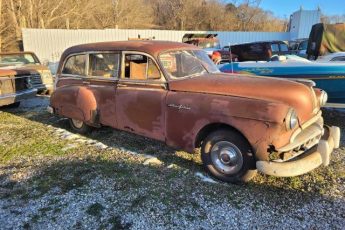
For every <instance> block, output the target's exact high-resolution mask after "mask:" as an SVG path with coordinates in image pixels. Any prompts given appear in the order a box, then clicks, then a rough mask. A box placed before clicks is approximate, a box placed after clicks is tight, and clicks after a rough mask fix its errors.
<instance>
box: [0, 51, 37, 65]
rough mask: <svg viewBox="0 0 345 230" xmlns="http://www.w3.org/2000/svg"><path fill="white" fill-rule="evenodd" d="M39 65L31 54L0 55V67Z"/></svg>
mask: <svg viewBox="0 0 345 230" xmlns="http://www.w3.org/2000/svg"><path fill="white" fill-rule="evenodd" d="M28 64H39V62H38V61H37V60H36V59H35V57H34V56H33V55H32V54H1V55H0V66H13V65H28Z"/></svg>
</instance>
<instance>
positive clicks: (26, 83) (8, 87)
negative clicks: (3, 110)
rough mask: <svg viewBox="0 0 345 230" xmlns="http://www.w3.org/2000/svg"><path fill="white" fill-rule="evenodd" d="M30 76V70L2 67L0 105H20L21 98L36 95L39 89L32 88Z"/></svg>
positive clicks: (0, 73) (0, 70) (0, 71)
mask: <svg viewBox="0 0 345 230" xmlns="http://www.w3.org/2000/svg"><path fill="white" fill-rule="evenodd" d="M30 78H31V76H30V72H28V71H24V70H11V69H5V70H4V69H0V107H1V106H11V107H18V106H19V105H20V101H21V100H24V99H28V98H31V97H34V96H35V95H36V93H37V89H34V88H32V85H31V79H30Z"/></svg>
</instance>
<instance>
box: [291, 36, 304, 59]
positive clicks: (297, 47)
mask: <svg viewBox="0 0 345 230" xmlns="http://www.w3.org/2000/svg"><path fill="white" fill-rule="evenodd" d="M307 47H308V38H303V39H298V40H294V41H290V42H289V49H290V50H291V52H292V54H296V55H297V56H300V57H303V58H307Z"/></svg>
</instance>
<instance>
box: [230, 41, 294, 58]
mask: <svg viewBox="0 0 345 230" xmlns="http://www.w3.org/2000/svg"><path fill="white" fill-rule="evenodd" d="M231 52H232V53H234V54H236V55H237V58H238V61H267V60H270V59H271V57H272V56H273V55H285V54H291V51H290V50H289V47H288V45H287V44H286V43H285V42H283V41H264V42H251V43H244V44H238V45H232V46H231Z"/></svg>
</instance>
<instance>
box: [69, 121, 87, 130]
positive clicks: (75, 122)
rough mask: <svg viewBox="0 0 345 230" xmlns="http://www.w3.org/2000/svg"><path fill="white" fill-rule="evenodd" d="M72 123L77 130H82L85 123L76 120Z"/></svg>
mask: <svg viewBox="0 0 345 230" xmlns="http://www.w3.org/2000/svg"><path fill="white" fill-rule="evenodd" d="M72 123H73V125H74V127H76V128H77V129H81V128H82V127H83V124H84V123H83V122H82V121H79V120H76V119H72Z"/></svg>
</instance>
